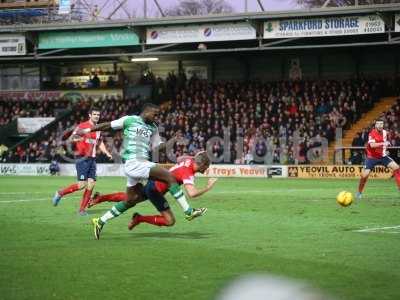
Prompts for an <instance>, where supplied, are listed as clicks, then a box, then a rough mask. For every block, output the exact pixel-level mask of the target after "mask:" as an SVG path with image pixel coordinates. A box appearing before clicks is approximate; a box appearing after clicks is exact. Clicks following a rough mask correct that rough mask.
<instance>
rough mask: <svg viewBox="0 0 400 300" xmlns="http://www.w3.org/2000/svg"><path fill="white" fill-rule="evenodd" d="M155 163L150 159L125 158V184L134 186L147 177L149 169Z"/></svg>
mask: <svg viewBox="0 0 400 300" xmlns="http://www.w3.org/2000/svg"><path fill="white" fill-rule="evenodd" d="M155 165H156V164H155V163H153V162H151V161H137V160H127V161H126V162H125V164H124V172H125V175H126V177H127V183H126V186H128V187H131V186H135V185H136V184H138V183H139V182H141V181H143V180H146V179H148V178H149V174H150V169H151V168H152V167H154V166H155Z"/></svg>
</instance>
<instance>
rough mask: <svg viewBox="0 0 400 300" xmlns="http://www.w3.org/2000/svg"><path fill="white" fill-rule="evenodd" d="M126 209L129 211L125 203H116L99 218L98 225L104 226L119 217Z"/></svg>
mask: <svg viewBox="0 0 400 300" xmlns="http://www.w3.org/2000/svg"><path fill="white" fill-rule="evenodd" d="M127 209H129V207H127V205H126V203H125V202H123V201H121V202H118V203H117V204H115V205H114V206H113V207H112V208H111V209H110V210H109V211H107V212H106V213H105V214H104V215H103V216H102V217H101V218H100V220H99V223H100V224H101V225H104V224H106V223H107V221H108V220H111V219H114V218H116V217H119V216H120V215H121V214H122V213H123V212H124V211H126V210H127Z"/></svg>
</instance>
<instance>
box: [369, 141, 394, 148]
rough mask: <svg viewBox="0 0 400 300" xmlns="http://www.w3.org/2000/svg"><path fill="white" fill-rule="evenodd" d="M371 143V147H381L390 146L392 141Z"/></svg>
mask: <svg viewBox="0 0 400 300" xmlns="http://www.w3.org/2000/svg"><path fill="white" fill-rule="evenodd" d="M369 145H370V146H371V148H379V147H382V146H384V147H389V146H390V142H387V141H386V142H382V143H376V142H370V143H369Z"/></svg>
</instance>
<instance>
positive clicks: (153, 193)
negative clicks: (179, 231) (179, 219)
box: [143, 180, 169, 212]
mask: <svg viewBox="0 0 400 300" xmlns="http://www.w3.org/2000/svg"><path fill="white" fill-rule="evenodd" d="M143 193H144V196H145V198H146V199H149V200H150V202H151V203H152V204H153V205H154V206H155V208H156V209H157V210H158V211H159V212H163V211H166V210H168V209H169V203H168V201H167V199H165V197H164V195H163V194H161V193H160V192H159V191H157V190H156V186H155V184H154V181H153V180H149V181H147V184H146V185H145V186H144V188H143Z"/></svg>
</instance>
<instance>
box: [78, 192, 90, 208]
mask: <svg viewBox="0 0 400 300" xmlns="http://www.w3.org/2000/svg"><path fill="white" fill-rule="evenodd" d="M91 195H92V190H88V189H85V192H84V193H83V197H82V200H81V206H80V208H79V211H84V210H85V208H86V207H87V206H88V204H89V201H90V196H91Z"/></svg>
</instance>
